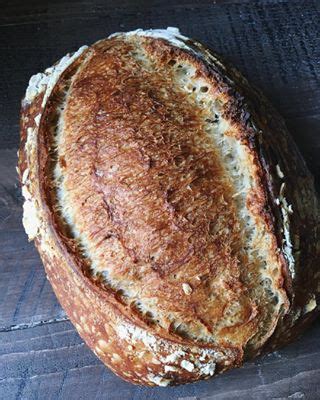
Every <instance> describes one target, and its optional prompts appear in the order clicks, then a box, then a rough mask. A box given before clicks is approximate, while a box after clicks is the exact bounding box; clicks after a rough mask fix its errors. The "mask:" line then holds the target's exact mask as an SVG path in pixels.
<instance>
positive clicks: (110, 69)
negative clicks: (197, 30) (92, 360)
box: [19, 28, 320, 386]
mask: <svg viewBox="0 0 320 400" xmlns="http://www.w3.org/2000/svg"><path fill="white" fill-rule="evenodd" d="M19 171H20V178H21V183H22V193H23V196H24V198H25V202H24V216H23V224H24V227H25V230H26V232H27V234H28V236H29V239H30V240H34V241H35V244H36V246H37V248H38V250H39V253H40V255H41V258H42V260H43V263H44V266H45V269H46V273H47V275H48V278H49V280H50V282H51V285H52V287H53V289H54V291H55V293H56V295H57V297H58V299H59V301H60V302H61V304H62V306H63V308H64V309H65V311H66V313H67V314H68V316H69V317H70V320H71V321H72V322H73V324H74V325H75V327H76V329H77V331H78V332H79V334H80V335H81V337H82V338H83V339H84V340H85V341H86V343H87V344H88V346H89V347H90V348H91V349H92V350H93V351H94V352H95V354H96V355H97V356H98V357H99V358H100V359H101V360H102V361H103V362H104V363H105V364H106V365H107V366H108V367H109V368H111V369H112V370H113V371H114V372H115V373H116V374H118V375H119V376H121V377H122V378H124V379H126V380H129V381H131V382H133V383H138V384H143V385H161V386H166V385H171V384H179V383H186V382H191V381H195V380H199V379H205V378H208V377H210V376H212V375H214V374H217V373H220V372H222V371H225V370H227V369H230V368H232V367H236V366H239V365H241V363H242V362H243V360H244V359H246V358H252V357H254V356H256V355H258V354H260V353H261V352H262V351H270V350H272V349H274V348H276V347H279V346H280V345H282V344H285V343H287V342H288V341H290V340H292V339H294V338H295V337H296V336H297V335H298V334H299V333H300V332H301V331H302V330H303V328H304V327H305V326H306V325H307V324H308V323H309V322H310V321H311V320H312V319H314V317H315V316H316V315H317V312H318V306H317V302H319V287H318V286H319V280H320V272H319V269H318V260H319V205H318V201H317V197H316V193H315V189H314V184H313V180H312V177H311V175H310V173H309V172H308V170H307V168H306V165H305V163H304V161H303V160H302V158H301V156H300V154H299V152H298V150H297V148H296V146H295V144H294V143H293V141H292V139H291V138H290V137H289V136H288V133H287V130H286V127H285V125H284V122H283V120H282V119H281V118H280V117H279V116H278V114H277V113H276V112H275V111H274V110H273V109H272V107H271V106H270V105H269V104H268V103H267V101H266V100H265V98H264V97H263V96H262V95H261V93H259V92H258V91H256V90H254V89H252V88H250V87H249V86H248V83H247V81H246V80H245V79H244V78H243V77H242V76H241V75H240V74H239V73H238V72H237V71H235V70H234V69H232V68H231V67H229V66H226V65H225V64H224V63H222V62H221V60H220V59H219V57H218V56H217V55H215V54H214V53H213V52H211V51H209V50H208V49H207V48H205V47H204V46H203V45H201V44H200V43H198V42H196V41H194V40H191V39H188V38H186V37H184V36H182V35H181V34H180V33H179V31H178V30H177V29H175V28H168V29H167V30H148V31H142V30H137V31H133V32H128V33H118V34H115V35H112V36H110V37H109V38H108V39H104V40H101V41H99V42H97V43H95V44H94V45H92V46H90V47H82V48H81V49H79V50H78V51H77V52H75V53H74V54H73V55H67V56H65V57H64V58H62V59H61V60H60V61H59V62H58V63H57V64H55V65H54V66H53V67H50V68H48V69H47V70H45V72H44V73H40V74H37V75H35V76H33V77H32V78H31V80H30V83H29V87H28V89H27V91H26V95H25V97H24V99H23V101H22V116H21V147H20V150H19Z"/></svg>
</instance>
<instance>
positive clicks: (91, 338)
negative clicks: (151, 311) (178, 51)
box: [19, 31, 319, 386]
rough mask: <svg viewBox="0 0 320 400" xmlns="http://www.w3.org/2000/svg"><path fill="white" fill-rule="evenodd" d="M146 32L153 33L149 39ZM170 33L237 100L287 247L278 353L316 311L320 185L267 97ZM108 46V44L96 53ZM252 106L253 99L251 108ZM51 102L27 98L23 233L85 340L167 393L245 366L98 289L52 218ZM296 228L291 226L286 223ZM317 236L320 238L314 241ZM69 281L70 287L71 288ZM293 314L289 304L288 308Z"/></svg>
mask: <svg viewBox="0 0 320 400" xmlns="http://www.w3.org/2000/svg"><path fill="white" fill-rule="evenodd" d="M140 34H141V36H150V35H148V34H147V33H145V34H144V33H143V32H140V33H139V35H140ZM135 35H136V33H135ZM153 36H154V35H153ZM163 36H165V35H162V39H163ZM170 36H172V37H174V43H172V44H171V45H172V46H177V45H178V44H179V41H180V42H181V43H183V46H180V47H183V48H184V49H185V50H186V51H188V52H189V53H188V58H189V59H190V57H191V59H192V57H193V58H194V62H195V65H196V66H197V67H199V66H201V65H205V67H206V68H207V69H206V73H207V74H208V75H209V76H210V77H214V79H215V80H216V81H217V82H218V83H219V85H220V86H219V85H218V87H219V89H220V90H221V92H222V93H223V94H224V96H226V97H227V98H228V99H231V100H230V101H229V103H228V107H227V108H226V109H225V110H224V113H225V114H224V116H225V118H228V119H229V120H230V121H232V123H233V128H234V129H233V130H232V132H233V133H234V134H235V135H236V136H237V138H236V139H237V140H239V141H241V142H242V143H244V144H245V145H246V146H247V148H248V149H250V151H251V152H252V155H253V160H254V163H256V165H257V166H258V175H259V177H260V182H261V187H262V188H263V190H262V192H261V193H260V197H259V195H257V194H256V195H255V197H254V198H253V199H252V207H253V208H254V207H257V210H256V212H257V214H258V215H259V216H261V215H263V216H264V219H265V223H266V224H267V225H268V226H269V229H270V231H271V232H273V233H274V234H275V236H276V238H277V241H278V245H277V248H279V249H280V248H281V247H282V246H283V248H282V250H280V255H279V257H280V258H281V260H282V261H281V263H282V268H283V279H284V281H285V282H284V283H285V287H286V291H287V294H288V296H289V298H290V301H291V308H290V309H289V311H285V312H284V314H283V315H282V316H281V317H280V315H279V317H280V320H279V322H278V324H277V319H276V320H275V321H274V325H276V324H277V328H276V330H275V333H274V334H273V336H271V338H270V339H269V342H268V343H267V348H268V347H269V348H273V347H274V346H277V345H278V344H282V342H285V341H288V340H289V339H290V338H289V337H287V335H285V334H284V333H283V331H286V332H287V331H288V328H290V335H291V336H292V337H294V336H295V335H296V334H297V333H299V331H300V330H301V329H303V328H304V325H306V324H307V323H308V321H309V320H311V319H312V318H314V317H315V315H316V312H317V300H318V291H317V290H318V287H317V285H318V280H319V274H318V275H316V261H317V257H316V256H317V254H318V253H319V248H317V238H318V231H317V230H318V229H319V219H318V204H317V200H316V197H315V192H314V188H313V184H312V178H311V176H310V174H309V172H308V171H307V169H306V167H305V165H304V163H303V161H302V160H301V157H300V156H299V153H298V152H297V150H296V147H295V145H294V144H293V143H292V140H290V139H289V138H288V136H287V133H286V130H285V127H284V124H283V122H282V121H281V119H280V118H279V117H278V116H277V114H276V113H275V112H274V111H273V110H272V109H271V108H270V106H269V105H268V104H267V102H266V101H265V100H264V99H263V98H262V99H259V100H258V97H259V96H260V94H257V92H256V91H254V90H252V89H250V88H249V87H248V85H247V83H246V81H245V80H244V79H243V78H242V77H241V76H240V75H239V74H238V73H236V72H235V71H234V70H232V69H225V67H223V64H222V63H221V62H220V61H219V60H218V59H217V58H216V56H212V55H211V53H209V52H207V50H206V49H204V48H203V47H202V46H201V45H200V44H198V43H197V42H194V41H190V40H188V39H187V38H185V37H182V36H179V34H178V33H177V32H175V31H171V33H170V34H169V40H170ZM120 37H121V35H120ZM116 38H117V37H116ZM116 38H115V40H116ZM165 39H168V38H165ZM111 40H112V39H111ZM103 45H104V43H103V41H102V42H100V44H99V43H98V44H97V45H95V46H98V47H99V46H100V47H101V46H102V47H103ZM149 46H150V49H151V50H152V49H153V50H154V49H155V48H157V47H158V48H161V49H162V50H163V49H165V48H166V47H168V44H167V43H166V42H163V41H162V40H158V39H155V38H154V37H153V38H152V39H150V41H149ZM93 48H94V46H93ZM93 51H94V50H92V48H89V50H87V51H85V52H84V53H83V52H82V51H81V52H79V53H78V54H77V55H76V56H75V57H74V58H73V59H72V61H71V62H70V63H68V64H67V65H66V68H65V69H63V68H61V69H60V71H59V77H58V76H57V82H62V80H63V79H67V77H68V75H69V76H70V77H72V76H73V75H74V74H75V73H76V71H77V69H78V68H80V67H81V66H83V65H84V64H85V63H86V62H87V61H88V60H89V59H90V57H92V53H93ZM156 51H157V49H156ZM225 75H227V77H226V78H225ZM230 77H231V79H230ZM70 79H71V78H70ZM234 82H236V83H234ZM56 86H57V85H56ZM55 90H57V89H55ZM239 93H242V95H240V94H239ZM49 94H51V92H50V93H49ZM243 96H244V97H243ZM248 100H249V101H250V100H251V104H249V105H247V101H248ZM48 103H50V99H49V95H46V92H43V91H40V92H39V93H38V94H37V95H36V96H33V98H32V101H31V103H30V104H28V101H25V102H24V104H23V110H22V125H21V138H22V140H21V148H20V152H19V170H20V178H21V181H22V185H23V195H24V197H25V200H26V201H25V206H24V208H25V212H24V214H25V216H27V217H28V216H29V217H30V216H31V218H32V224H30V223H29V225H28V221H25V227H26V231H27V233H28V235H29V238H30V239H33V238H34V239H35V243H36V246H37V247H38V249H39V252H40V254H41V257H42V259H43V262H44V264H45V267H46V271H47V274H48V277H49V280H50V282H51V283H52V286H53V288H54V290H55V292H56V294H57V296H58V298H59V300H60V302H61V304H62V305H63V307H64V308H65V310H66V312H67V314H68V315H69V316H70V319H71V320H72V322H73V323H74V324H75V326H76V328H77V330H78V331H79V333H80V335H81V336H82V337H83V338H84V339H85V340H86V342H87V343H88V344H89V346H90V347H91V348H92V349H94V351H95V352H96V354H97V355H98V357H100V358H101V359H102V361H103V362H105V363H106V364H107V365H108V366H109V367H110V368H111V369H113V370H114V371H115V372H116V373H117V374H119V375H121V376H122V377H123V378H124V379H127V380H130V381H132V382H134V383H141V384H147V385H154V384H155V385H163V386H166V385H168V384H177V383H185V382H190V381H193V380H197V379H201V378H206V377H210V376H211V375H213V374H214V373H215V372H222V371H223V370H225V369H228V368H230V367H234V366H238V365H240V363H241V360H242V358H243V350H242V346H232V345H230V344H229V346H228V345H225V346H221V344H220V345H219V346H216V345H213V344H209V345H208V344H205V343H203V344H201V343H196V342H194V341H192V340H190V339H188V340H187V339H183V338H180V339H179V338H178V337H177V336H172V335H170V334H166V333H165V332H164V331H163V330H158V331H157V329H155V328H153V327H147V326H146V325H144V324H143V323H142V322H141V321H139V318H135V317H134V316H133V315H132V313H131V312H130V310H128V308H127V307H125V306H123V304H121V302H119V301H118V300H119V299H118V298H117V296H116V295H115V294H114V293H106V292H105V291H104V290H102V289H101V286H99V282H97V281H94V280H92V277H91V276H90V274H89V273H88V271H87V270H86V267H85V265H84V262H83V259H82V258H81V256H80V254H79V251H78V249H77V246H76V245H75V243H74V241H72V240H71V239H70V238H68V237H66V236H65V232H62V231H61V227H59V224H58V223H57V220H55V218H54V216H53V212H52V210H53V206H54V204H50V201H52V200H54V199H52V197H51V196H48V193H45V184H44V183H45V181H46V179H47V175H46V174H47V172H48V171H47V170H46V167H47V166H48V165H47V164H46V162H47V160H48V159H49V158H50V154H49V152H50V149H49V148H48V144H49V142H48V138H47V136H48V132H47V131H48V130H49V129H48V122H47V123H46V122H43V123H42V122H41V119H42V115H43V113H47V114H46V116H47V115H48V112H49V111H48V106H47V105H48ZM255 107H256V108H257V110H255ZM261 116H263V118H261ZM253 121H254V122H253ZM46 129H47V131H46ZM275 131H279V132H281V134H279V135H278V136H277V141H276V140H275V137H274V136H275V135H272V133H273V132H275ZM259 132H262V134H261V133H259ZM281 147H282V151H281V152H280V151H279V149H280V148H281ZM289 154H290V156H288V155H289ZM290 159H291V160H292V159H294V160H295V161H296V163H295V173H296V174H297V176H299V179H298V184H297V185H290V168H291V166H290V165H289V162H290ZM300 177H301V180H300ZM285 183H286V186H284V184H285ZM284 190H286V192H285V194H284ZM300 191H302V192H303V193H305V196H304V202H302V201H301V198H300V196H299V194H300V193H299V192H300ZM278 194H279V196H278ZM257 198H262V200H263V201H262V204H261V203H260V204H259V203H258V204H257V201H256V199H257ZM279 206H280V207H279ZM292 210H293V212H297V213H298V216H299V217H298V218H297V219H299V218H300V219H303V222H304V223H303V227H302V228H303V231H302V232H301V229H302V228H301V224H299V222H295V221H294V219H292V218H290V213H291V212H292ZM27 219H28V218H27ZM29 219H30V218H29ZM291 220H292V221H291ZM289 221H290V223H291V226H290V227H289V226H287V225H288V223H289ZM34 222H35V223H34ZM281 229H282V230H283V232H281ZM309 229H310V231H312V233H311V234H312V235H314V240H308V238H309V237H310V236H307V235H308V234H307V232H308V230H309ZM289 231H290V232H289ZM289 233H290V235H289ZM295 235H299V238H300V239H299V240H300V243H301V244H300V246H299V249H296V250H297V251H299V250H300V251H301V252H302V256H303V257H304V262H305V263H304V265H305V266H306V267H305V269H304V274H302V273H301V262H300V260H299V259H298V257H297V254H294V250H295V248H296V247H297V239H296V237H295ZM300 254H301V253H300ZM312 254H313V255H312ZM292 260H293V261H294V264H293V261H292ZM302 275H303V276H302ZM315 277H316V278H317V279H315ZM63 282H67V285H65V284H64V283H63ZM301 282H302V283H303V285H302V284H301ZM306 283H308V285H309V287H308V288H306ZM282 284H283V282H279V285H280V286H279V287H281V286H282ZM186 285H188V284H185V286H183V291H184V292H185V294H186V295H188V296H189V295H190V294H191V293H189V294H188V292H190V285H189V286H186ZM286 308H287V305H286V304H285V303H284V310H285V309H286ZM92 310H95V311H94V312H92ZM107 320H108V321H110V322H109V323H108V324H106V323H105V321H107ZM272 332H273V329H271V330H270V335H271V334H272ZM262 349H263V343H262V346H261V347H259V348H254V350H252V351H251V352H250V351H249V353H248V354H249V355H254V354H256V353H258V352H260V351H261V350H262ZM142 356H143V358H144V360H143V361H142V360H141V357H142ZM124 365H126V368H125V369H124V368H123V366H124ZM125 370H126V371H127V372H124V371H125Z"/></svg>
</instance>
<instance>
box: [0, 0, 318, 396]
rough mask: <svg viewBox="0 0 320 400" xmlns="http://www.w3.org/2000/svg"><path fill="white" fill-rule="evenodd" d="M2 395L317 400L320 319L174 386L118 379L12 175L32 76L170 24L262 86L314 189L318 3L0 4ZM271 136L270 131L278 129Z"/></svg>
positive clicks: (95, 0) (14, 0)
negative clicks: (46, 266) (32, 225)
mask: <svg viewBox="0 0 320 400" xmlns="http://www.w3.org/2000/svg"><path fill="white" fill-rule="evenodd" d="M0 6H1V8H0V10H1V11H0V99H1V100H0V399H5V400H7V399H8V400H9V399H68V400H72V399H98V400H100V399H110V400H111V399H114V400H118V399H121V400H128V399H132V400H143V399H157V400H158V399H159V400H169V399H183V400H196V399H201V400H209V399H212V400H213V399H215V400H222V399H223V400H225V399H236V398H238V399H320V323H319V321H318V322H316V323H315V324H314V326H313V327H312V328H311V329H310V330H309V331H308V332H307V333H306V334H305V335H304V336H303V337H302V338H301V339H300V340H299V341H297V342H296V343H294V344H291V345H289V346H287V347H286V348H284V349H283V350H281V351H279V352H276V353H273V354H271V355H268V356H264V357H261V358H259V359H257V360H256V361H255V362H251V363H247V364H246V365H245V366H244V367H243V368H241V369H238V370H234V371H231V372H229V373H226V374H225V375H223V376H220V377H217V378H215V379H211V380H209V381H206V382H200V383H196V384H192V385H186V386H184V387H177V388H156V389H147V388H141V387H136V386H133V385H131V384H129V383H125V382H123V381H121V380H120V379H119V378H117V377H116V376H115V375H114V374H112V373H111V372H110V371H109V370H108V369H106V368H105V367H104V366H103V365H102V364H101V362H100V361H99V360H98V359H97V358H96V357H95V356H94V355H93V353H91V351H90V350H89V349H88V348H87V347H86V345H85V344H84V343H83V342H82V340H81V339H80V337H79V336H78V335H77V333H76V332H75V330H74V328H73V326H72V325H71V324H70V322H69V321H68V320H67V318H66V316H65V314H64V312H63V310H62V309H61V307H60V306H59V304H58V302H57V300H56V298H55V296H54V294H53V292H52V290H51V287H50V285H49V283H48V281H47V280H46V277H45V274H44V271H43V268H42V265H41V262H40V260H39V257H38V255H37V253H36V251H35V249H34V247H33V244H30V243H28V242H27V239H26V235H25V234H24V232H23V229H22V225H21V216H22V212H21V195H20V190H19V187H18V181H17V176H16V172H15V165H16V151H17V147H18V142H19V105H20V99H21V97H22V96H23V93H24V90H25V88H26V86H27V82H28V79H29V77H30V76H31V75H32V74H34V73H36V72H38V71H41V70H43V69H44V68H45V67H47V66H49V65H51V64H52V63H53V62H54V61H56V60H57V59H58V58H60V57H61V56H62V55H64V54H65V53H66V52H68V51H73V50H75V49H77V48H78V47H79V46H80V45H82V44H86V43H87V44H90V43H92V42H94V41H96V40H97V39H100V38H103V37H105V36H107V35H109V34H110V33H112V32H115V31H119V30H130V29H135V28H137V27H144V28H149V27H157V28H159V27H167V26H178V27H179V28H180V29H181V31H182V32H183V33H185V34H186V35H189V36H192V37H194V38H196V39H199V40H201V41H203V42H205V43H206V44H207V45H209V46H211V47H212V48H213V49H215V50H216V51H217V52H219V53H220V54H222V55H223V56H224V57H225V58H226V59H227V60H229V61H231V62H232V63H233V64H234V65H235V66H236V67H238V68H239V69H240V70H241V71H242V72H243V74H244V75H245V76H247V78H248V79H249V81H250V82H252V83H253V84H255V85H257V86H259V87H260V88H261V89H262V90H263V91H264V92H265V94H266V95H267V96H268V97H269V98H270V100H271V101H272V102H273V104H274V105H275V106H276V108H277V109H278V110H279V111H280V113H281V114H282V115H283V116H284V117H285V119H286V121H287V124H288V127H289V129H290V131H291V133H292V135H293V137H294V139H295V140H296V142H297V143H298V145H299V147H300V150H301V152H302V153H303V155H304V156H305V159H306V161H307V164H308V166H309V168H310V169H311V170H312V172H313V173H314V175H315V177H316V183H317V185H318V187H319V183H320V88H319V83H320V82H319V81H320V28H319V22H320V2H319V1H316V0H315V1H312V0H306V1H302V0H300V1H293V0H288V1H271V0H269V1H257V2H254V1H249V0H247V1H245V0H243V1H239V0H238V1H237V0H221V1H212V0H211V1H195V0H184V1H159V0H154V1H152V0H149V1H147V0H145V1H142V0H140V1H133V0H122V1H117V0H115V1H104V0H91V1H89V0H87V1H85V0H83V1H68V0H55V1H52V2H47V1H40V0H37V1H35V0H30V1H27V0H19V1H18V0H11V1H0ZM275 134H276V132H275Z"/></svg>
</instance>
